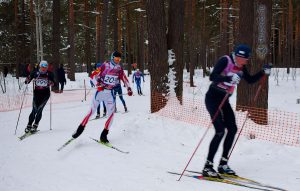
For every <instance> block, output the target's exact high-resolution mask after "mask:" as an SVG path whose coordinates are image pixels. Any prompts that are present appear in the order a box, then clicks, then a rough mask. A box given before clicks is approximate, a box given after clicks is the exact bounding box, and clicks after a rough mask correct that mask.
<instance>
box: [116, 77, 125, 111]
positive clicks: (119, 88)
mask: <svg viewBox="0 0 300 191" xmlns="http://www.w3.org/2000/svg"><path fill="white" fill-rule="evenodd" d="M114 95H115V98H116V96H118V97H119V98H120V100H121V102H122V104H123V106H124V110H125V112H127V106H126V103H125V100H124V98H123V92H122V86H121V82H120V80H119V82H117V84H116V86H115V87H114ZM116 99H117V98H116ZM115 112H117V103H116V108H115Z"/></svg>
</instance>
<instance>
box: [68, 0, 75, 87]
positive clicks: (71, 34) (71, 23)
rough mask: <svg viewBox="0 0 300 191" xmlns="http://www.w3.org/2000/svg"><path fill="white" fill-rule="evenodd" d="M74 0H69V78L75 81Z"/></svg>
mask: <svg viewBox="0 0 300 191" xmlns="http://www.w3.org/2000/svg"><path fill="white" fill-rule="evenodd" d="M74 22H75V18H74V0H69V38H68V40H69V45H70V48H69V49H68V50H69V51H68V53H69V54H68V57H69V73H68V78H69V79H70V80H71V81H75V43H74Z"/></svg>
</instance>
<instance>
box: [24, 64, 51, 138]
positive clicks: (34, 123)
mask: <svg viewBox="0 0 300 191" xmlns="http://www.w3.org/2000/svg"><path fill="white" fill-rule="evenodd" d="M39 66H40V68H39V70H38V71H36V70H34V71H32V72H31V73H30V75H29V76H28V77H27V79H26V80H25V83H26V84H29V83H30V82H31V80H33V79H34V81H33V83H34V91H33V102H32V111H31V113H30V115H29V120H28V124H27V127H26V129H25V132H26V133H28V132H31V133H34V132H36V131H37V128H38V125H39V122H40V120H41V119H42V112H43V109H44V107H45V105H46V103H47V101H48V99H49V97H50V86H53V85H54V83H53V82H54V78H53V73H52V72H49V71H48V63H47V61H44V60H42V61H41V62H40V65H39Z"/></svg>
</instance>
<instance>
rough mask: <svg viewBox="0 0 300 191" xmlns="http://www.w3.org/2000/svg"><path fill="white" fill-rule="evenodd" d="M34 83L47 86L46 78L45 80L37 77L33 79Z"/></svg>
mask: <svg viewBox="0 0 300 191" xmlns="http://www.w3.org/2000/svg"><path fill="white" fill-rule="evenodd" d="M35 85H36V86H40V87H47V86H48V80H46V79H37V80H36V81H35Z"/></svg>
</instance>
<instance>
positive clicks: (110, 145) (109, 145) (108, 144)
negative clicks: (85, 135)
mask: <svg viewBox="0 0 300 191" xmlns="http://www.w3.org/2000/svg"><path fill="white" fill-rule="evenodd" d="M90 139H92V140H94V141H96V142H97V143H99V144H102V145H104V146H107V147H109V148H111V149H115V150H116V151H119V152H121V153H124V154H128V153H129V152H128V151H122V150H121V149H119V148H117V147H115V146H113V145H112V144H110V143H103V142H101V141H99V140H97V139H94V138H92V137H90Z"/></svg>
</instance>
